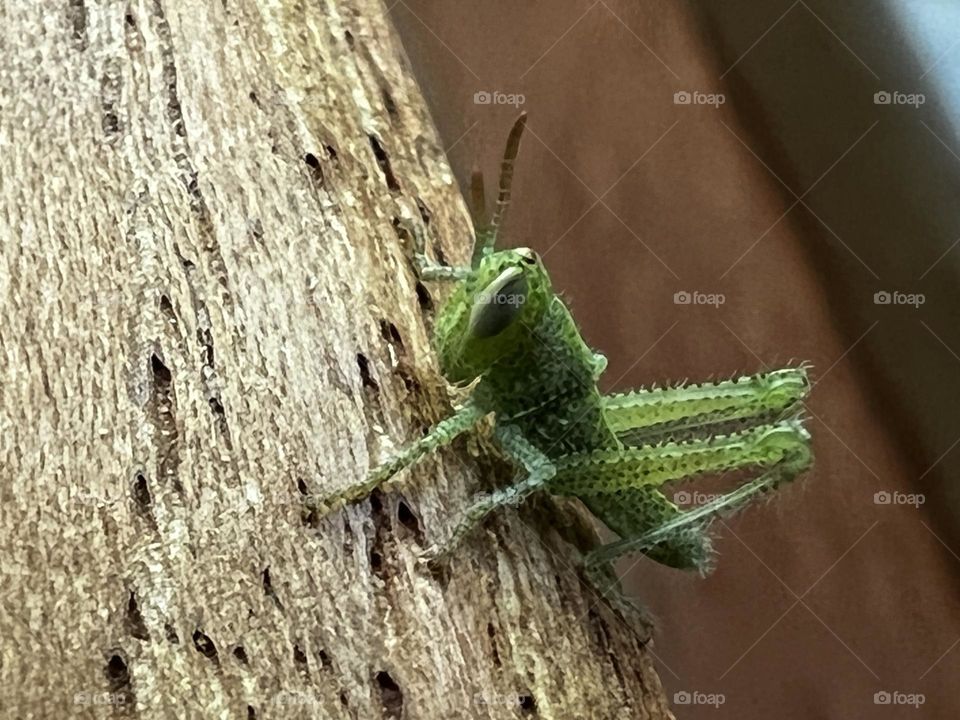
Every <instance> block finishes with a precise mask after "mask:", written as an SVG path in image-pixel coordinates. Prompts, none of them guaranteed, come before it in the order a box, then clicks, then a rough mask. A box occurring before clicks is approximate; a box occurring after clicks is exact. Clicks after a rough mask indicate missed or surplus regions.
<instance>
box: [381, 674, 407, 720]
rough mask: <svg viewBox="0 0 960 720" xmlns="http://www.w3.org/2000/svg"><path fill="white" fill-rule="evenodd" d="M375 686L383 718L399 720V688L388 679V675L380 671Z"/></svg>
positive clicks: (401, 711) (400, 705)
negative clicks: (377, 687) (378, 691)
mask: <svg viewBox="0 0 960 720" xmlns="http://www.w3.org/2000/svg"><path fill="white" fill-rule="evenodd" d="M376 679H377V685H378V686H379V687H380V704H381V705H383V716H384V717H385V718H395V719H396V720H399V718H400V717H401V716H402V715H403V693H402V692H401V691H400V686H399V685H397V683H395V682H394V680H393V678H392V677H390V673H388V672H387V671H386V670H381V671H380V672H378V673H377V678H376Z"/></svg>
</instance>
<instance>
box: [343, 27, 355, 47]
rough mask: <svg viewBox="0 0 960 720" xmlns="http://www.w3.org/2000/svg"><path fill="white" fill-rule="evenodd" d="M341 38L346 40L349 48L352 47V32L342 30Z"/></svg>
mask: <svg viewBox="0 0 960 720" xmlns="http://www.w3.org/2000/svg"><path fill="white" fill-rule="evenodd" d="M343 39H344V40H346V41H347V45H349V46H350V48H351V49H353V43H354V40H353V33H352V32H350V31H349V30H346V31H344V33H343Z"/></svg>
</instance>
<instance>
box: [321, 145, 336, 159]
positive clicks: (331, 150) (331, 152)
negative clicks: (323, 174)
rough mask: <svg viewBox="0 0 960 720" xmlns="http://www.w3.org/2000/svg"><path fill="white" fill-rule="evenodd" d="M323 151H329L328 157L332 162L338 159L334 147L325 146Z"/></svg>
mask: <svg viewBox="0 0 960 720" xmlns="http://www.w3.org/2000/svg"><path fill="white" fill-rule="evenodd" d="M323 149H324V150H326V151H327V157H329V158H330V159H331V160H336V159H337V151H336V148H334V147H333V145H324V146H323Z"/></svg>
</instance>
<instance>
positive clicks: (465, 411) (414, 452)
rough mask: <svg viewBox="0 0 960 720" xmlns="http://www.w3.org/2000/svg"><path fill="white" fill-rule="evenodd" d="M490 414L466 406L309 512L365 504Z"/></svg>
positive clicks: (318, 501) (319, 501) (316, 503)
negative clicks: (382, 487) (381, 488)
mask: <svg viewBox="0 0 960 720" xmlns="http://www.w3.org/2000/svg"><path fill="white" fill-rule="evenodd" d="M486 414H487V411H486V410H484V409H483V408H481V407H480V406H478V405H476V404H474V403H467V404H465V405H463V406H462V407H461V408H460V409H459V410H457V412H456V413H454V414H453V415H451V416H450V417H448V418H446V419H445V420H441V421H440V422H439V423H437V425H436V426H435V427H434V428H433V429H432V430H430V432H429V433H427V434H426V435H425V436H423V437H422V438H420V439H419V440H417V441H416V442H414V443H411V444H410V445H408V446H407V447H406V448H405V449H404V450H403V451H402V452H401V453H400V454H399V455H397V456H396V457H395V458H393V459H392V460H390V461H389V462H386V463H384V464H383V465H380V466H379V467H377V468H376V469H374V470H373V471H372V472H371V473H370V476H369V477H368V478H367V479H366V480H364V481H362V482H359V483H356V484H355V485H352V486H350V487H348V488H347V489H345V490H343V491H341V492H339V493H337V494H336V495H332V496H330V497H327V498H323V499H315V500H312V501H310V502H308V507H309V509H310V510H313V511H315V512H316V513H317V514H318V515H320V516H323V515H326V514H328V513H330V512H333V511H334V510H337V509H338V508H340V507H343V506H344V505H347V504H349V503H351V502H356V501H357V500H362V499H363V498H365V497H366V496H367V495H369V494H370V493H371V492H373V491H374V490H375V489H376V488H378V487H379V486H380V485H382V484H383V483H385V482H386V481H388V480H389V479H390V478H392V477H393V476H394V475H395V474H397V473H398V472H400V471H401V470H403V469H404V468H407V467H409V466H411V465H413V463H415V462H416V461H417V460H419V459H420V458H422V457H423V456H424V455H426V454H427V453H429V452H433V451H434V450H437V449H439V448H441V447H443V446H444V445H449V444H450V443H451V442H452V441H453V440H454V438H456V437H457V436H458V435H462V434H463V433H464V432H466V431H467V430H469V429H470V428H472V427H473V426H474V425H476V424H477V423H478V422H480V420H481V418H483V416H484V415H486Z"/></svg>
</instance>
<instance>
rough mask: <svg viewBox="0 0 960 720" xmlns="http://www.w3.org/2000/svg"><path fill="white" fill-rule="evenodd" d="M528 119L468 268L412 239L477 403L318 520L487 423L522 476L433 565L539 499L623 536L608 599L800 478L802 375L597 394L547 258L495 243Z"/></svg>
mask: <svg viewBox="0 0 960 720" xmlns="http://www.w3.org/2000/svg"><path fill="white" fill-rule="evenodd" d="M524 123H525V116H522V115H521V117H520V118H519V119H518V120H517V122H516V123H515V124H514V127H513V130H512V131H511V133H510V137H509V139H508V141H507V148H506V151H505V153H504V161H503V165H502V169H501V181H500V195H499V200H498V203H497V210H496V212H495V214H494V216H493V218H492V220H491V221H490V222H489V223H488V224H481V225H478V227H477V238H476V239H477V242H476V245H475V248H474V252H473V256H472V261H471V264H470V266H469V267H450V266H445V265H437V264H434V263H432V262H431V261H430V260H429V259H428V258H427V257H426V254H425V243H424V238H423V235H422V234H420V233H419V232H418V231H417V230H416V229H413V230H412V231H411V236H412V237H413V238H414V240H415V246H414V259H415V261H416V263H417V265H418V269H419V271H420V277H421V278H422V279H424V280H447V281H450V280H453V281H456V282H457V284H456V287H455V288H454V289H453V292H452V293H451V295H450V296H449V298H448V299H447V301H446V303H444V305H443V306H442V308H441V310H440V312H439V313H438V315H437V316H436V318H435V325H434V344H435V347H436V350H437V355H438V359H439V363H440V369H441V371H442V372H443V375H444V377H445V378H446V379H447V380H448V381H449V382H451V383H453V384H455V385H460V386H470V385H474V389H473V393H472V395H471V397H470V399H469V400H468V401H467V402H466V403H464V404H463V405H462V406H461V407H460V408H458V409H457V411H456V413H455V414H453V415H452V416H450V417H448V418H446V419H444V420H443V421H441V422H440V423H438V424H437V425H436V426H435V427H434V428H433V429H432V430H431V431H430V432H429V433H428V434H427V435H426V436H424V437H422V438H419V439H418V440H416V441H414V442H412V443H410V444H409V445H407V446H406V447H405V448H404V449H403V451H402V452H401V453H400V454H398V455H397V456H396V457H394V458H393V459H391V460H389V461H388V462H386V463H383V464H381V465H380V466H378V467H377V468H375V469H374V470H373V471H372V472H371V474H370V476H369V477H368V479H367V480H365V481H364V482H362V483H358V484H356V485H354V486H352V487H349V488H347V489H346V490H344V491H343V492H341V493H338V494H337V495H335V496H333V497H331V498H328V499H327V500H326V501H325V502H323V503H322V504H321V505H320V509H322V510H323V511H324V512H328V511H329V510H330V509H332V508H334V507H337V506H338V505H340V504H343V503H346V502H351V501H353V500H357V499H360V498H362V497H365V496H366V495H367V494H369V493H370V491H371V490H372V489H374V488H376V487H378V486H379V485H380V484H381V483H383V482H385V481H387V480H389V479H390V478H392V477H393V476H394V475H395V474H396V473H397V472H398V471H400V470H402V469H404V468H406V467H409V466H411V465H412V464H413V463H415V462H416V461H417V460H418V459H419V458H421V457H423V456H424V455H425V454H427V453H430V452H433V451H435V450H437V449H438V448H440V447H442V446H444V445H446V444H448V443H449V442H450V441H451V440H453V438H455V437H456V436H457V435H460V434H461V433H464V432H467V431H469V430H470V429H471V428H473V427H474V426H476V425H477V423H478V422H479V421H480V420H481V419H482V418H483V417H486V416H488V415H491V414H492V415H493V418H494V423H493V439H494V440H495V441H496V443H497V445H498V446H499V447H500V449H501V450H502V452H503V453H504V455H505V456H506V457H507V458H508V459H509V460H510V461H512V462H513V463H515V464H516V465H517V466H518V469H519V470H520V471H521V473H520V475H518V476H517V477H515V478H513V479H512V480H506V479H505V482H504V483H503V484H502V485H501V486H500V487H498V488H497V489H496V490H495V491H494V492H492V493H490V494H486V495H479V496H477V497H476V498H475V500H474V502H473V503H472V504H471V505H470V507H468V508H467V509H466V510H465V511H464V512H463V513H462V516H461V518H460V521H459V523H457V524H456V526H455V528H454V530H453V532H452V533H451V534H450V536H449V537H448V539H447V540H446V541H445V542H443V543H439V544H436V545H434V546H433V547H432V548H431V549H430V550H428V551H427V552H426V553H425V555H427V556H428V557H429V558H431V560H432V561H437V560H438V559H439V558H443V557H448V556H449V555H450V553H452V552H453V551H454V550H455V549H456V547H457V546H458V544H459V542H460V540H461V539H462V538H463V537H464V536H465V535H466V534H467V533H468V532H469V531H470V530H471V529H472V528H473V527H475V526H476V525H477V524H478V523H480V522H481V521H482V520H483V519H484V517H486V516H487V515H488V514H489V513H491V512H494V511H496V510H497V509H498V508H501V507H506V506H512V505H516V504H518V503H520V502H522V501H523V500H524V499H525V498H526V497H528V496H529V495H530V494H532V493H534V492H538V491H544V490H545V491H547V492H550V493H552V494H556V495H566V496H571V497H576V498H578V499H579V500H581V501H582V502H583V503H584V504H585V505H586V506H587V508H588V509H589V510H590V511H591V512H592V513H593V514H594V515H595V516H596V517H597V518H599V519H600V520H601V521H603V522H604V523H605V524H606V525H607V526H608V527H609V528H610V529H611V530H613V531H614V532H616V533H617V534H618V535H619V536H620V537H621V540H620V541H617V542H613V543H610V544H608V545H604V546H602V547H599V548H597V549H595V550H593V551H592V552H591V553H590V554H589V555H588V556H587V557H586V558H585V559H584V568H585V571H586V575H587V577H588V578H589V579H590V581H591V582H593V583H594V584H595V586H596V587H597V588H598V589H599V590H600V591H601V592H602V593H603V594H606V593H607V591H609V590H610V589H611V588H612V587H614V586H615V585H616V580H615V577H614V573H613V568H612V562H613V561H614V560H616V559H617V557H619V556H620V555H622V554H624V553H627V552H642V553H644V554H646V555H647V556H649V557H651V558H652V559H654V560H656V561H657V562H660V563H663V564H666V565H669V566H671V567H677V568H695V569H698V570H701V571H705V570H707V569H709V567H710V559H711V550H710V539H709V534H708V529H709V526H710V523H711V521H712V519H713V518H714V517H715V516H716V515H717V514H719V513H729V512H732V511H734V510H737V509H738V508H740V507H742V506H743V505H745V504H746V503H747V502H748V501H750V500H751V499H753V498H754V497H757V496H759V495H762V494H764V493H766V492H768V491H770V490H772V489H773V488H775V487H777V486H778V485H780V484H781V483H783V482H786V481H789V480H792V479H793V478H795V477H796V476H797V475H799V474H800V473H802V472H803V471H804V470H805V469H806V468H807V467H808V466H809V464H810V462H811V458H812V456H811V453H810V436H809V434H808V433H807V432H806V430H805V428H804V427H803V423H802V419H801V412H802V409H803V399H804V397H805V396H806V394H807V392H808V391H809V388H810V384H809V381H808V379H807V372H806V368H805V367H803V366H800V367H793V368H785V369H782V370H774V371H771V372H764V373H760V374H756V375H749V376H744V377H740V378H736V379H731V380H721V381H716V382H706V383H702V384H699V385H678V386H675V387H665V388H656V387H655V388H649V389H639V390H635V391H633V392H627V393H622V394H617V395H602V394H601V393H600V392H599V390H598V389H597V380H598V378H599V377H600V375H601V374H602V372H603V370H604V368H605V367H606V360H605V359H604V357H603V356H602V355H599V354H597V353H594V352H593V351H592V350H591V349H590V348H589V347H587V345H586V343H585V342H584V340H583V338H582V337H581V335H580V332H579V330H578V328H577V325H576V323H575V322H574V320H573V317H572V316H571V314H570V312H569V310H568V309H567V307H566V306H565V305H564V303H563V302H562V300H561V299H560V298H559V297H558V296H557V294H556V293H555V292H554V290H553V287H552V285H551V282H550V277H549V275H548V273H547V271H546V269H545V268H544V265H543V263H542V262H541V260H540V258H539V257H538V256H537V255H536V253H534V252H533V251H532V250H529V249H527V248H518V249H514V250H497V249H496V247H495V245H496V238H497V229H498V228H499V226H500V222H501V221H502V219H503V216H504V211H505V209H506V207H507V205H508V204H509V196H510V179H511V177H512V174H513V162H514V159H515V158H516V155H517V149H518V146H519V142H520V135H521V133H522V131H523V127H524ZM478 185H479V184H478ZM478 185H475V187H474V197H475V198H476V199H477V200H478V201H480V200H482V198H483V195H484V193H483V189H482V186H478ZM482 214H483V213H482V210H480V209H479V208H478V215H482ZM736 470H744V471H747V472H748V473H750V474H752V475H753V476H754V477H753V479H751V480H748V481H746V482H744V483H743V484H741V485H740V486H739V487H737V488H736V489H735V490H733V491H730V492H728V493H725V494H722V495H719V496H716V497H715V499H712V500H709V501H708V502H706V503H704V504H702V505H699V506H697V507H692V508H686V509H681V508H680V507H678V506H677V505H676V504H675V503H674V502H672V501H671V500H670V499H668V497H667V495H666V494H665V492H666V487H665V486H667V485H668V484H670V483H674V482H685V481H689V480H692V479H696V478H698V477H702V476H705V475H723V474H725V473H728V472H730V471H736ZM621 607H623V606H622V605H621Z"/></svg>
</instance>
